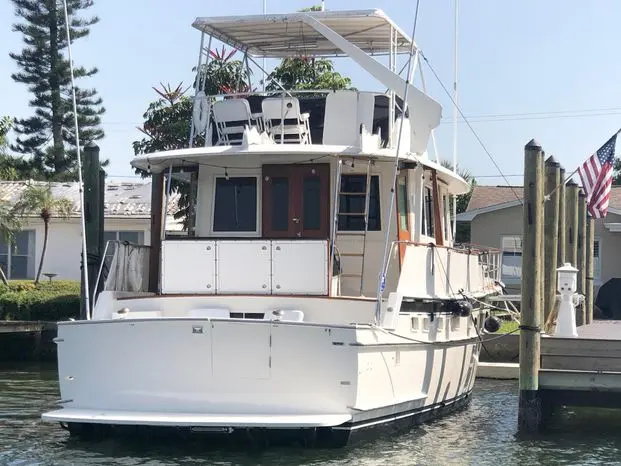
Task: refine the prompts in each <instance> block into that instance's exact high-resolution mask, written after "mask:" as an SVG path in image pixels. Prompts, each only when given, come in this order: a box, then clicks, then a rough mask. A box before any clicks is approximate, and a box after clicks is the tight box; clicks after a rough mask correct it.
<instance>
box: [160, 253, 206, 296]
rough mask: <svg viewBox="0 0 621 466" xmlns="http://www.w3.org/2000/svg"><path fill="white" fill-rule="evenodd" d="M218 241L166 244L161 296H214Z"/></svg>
mask: <svg viewBox="0 0 621 466" xmlns="http://www.w3.org/2000/svg"><path fill="white" fill-rule="evenodd" d="M215 284H216V243H215V241H164V242H163V243H162V293H190V294H194V293H196V294H214V293H215Z"/></svg>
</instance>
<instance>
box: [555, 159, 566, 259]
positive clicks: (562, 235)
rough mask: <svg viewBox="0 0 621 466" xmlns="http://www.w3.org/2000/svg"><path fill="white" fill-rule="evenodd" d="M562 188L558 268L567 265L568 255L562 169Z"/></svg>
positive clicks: (559, 196) (559, 216)
mask: <svg viewBox="0 0 621 466" xmlns="http://www.w3.org/2000/svg"><path fill="white" fill-rule="evenodd" d="M559 177H560V187H559V188H558V254H557V258H556V265H557V267H561V266H562V265H563V264H564V263H565V258H566V253H565V246H566V244H567V228H566V226H565V220H566V215H565V213H566V209H565V206H566V205H567V202H566V200H567V198H566V196H567V195H566V192H565V191H566V190H565V183H564V181H565V169H564V168H563V167H561V168H560V173H559Z"/></svg>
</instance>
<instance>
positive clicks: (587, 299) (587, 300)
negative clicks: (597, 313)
mask: <svg viewBox="0 0 621 466" xmlns="http://www.w3.org/2000/svg"><path fill="white" fill-rule="evenodd" d="M586 218H587V220H586V238H585V243H586V248H585V249H586V263H585V269H584V276H585V282H586V289H585V292H584V307H585V309H586V312H585V315H586V323H587V324H591V323H593V253H594V246H595V221H594V220H593V217H591V216H590V215H588V214H587V217H586Z"/></svg>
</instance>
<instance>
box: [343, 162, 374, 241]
mask: <svg viewBox="0 0 621 466" xmlns="http://www.w3.org/2000/svg"><path fill="white" fill-rule="evenodd" d="M350 176H351V177H354V176H355V177H363V178H366V176H367V174H366V173H362V172H361V173H343V174H342V175H341V183H342V181H343V179H344V178H345V177H350ZM373 179H377V212H378V214H377V216H378V221H377V226H378V228H367V231H368V232H381V231H382V230H383V228H382V195H381V192H382V178H381V175H380V174H378V173H371V187H372V186H373ZM338 192H339V194H338V196H339V200H338V212H339V213H343V212H344V211H343V210H342V209H341V196H342V195H341V194H340V193H341V186H339V190H338ZM356 197H362V198H363V199H364V197H363V196H356ZM371 202H372V200H371V198H369V213H370V212H371ZM346 213H349V212H346ZM352 213H354V212H352ZM345 217H348V218H351V217H355V216H353V215H347V216H345ZM359 217H362V218H363V219H364V214H363V213H360V215H359ZM355 218H358V217H355ZM336 228H337V230H336V231H337V232H339V233H343V234H345V235H346V234H347V233H360V232H364V229H360V230H358V229H351V228H347V229H343V228H341V222H340V216H339V218H338V219H337V222H336Z"/></svg>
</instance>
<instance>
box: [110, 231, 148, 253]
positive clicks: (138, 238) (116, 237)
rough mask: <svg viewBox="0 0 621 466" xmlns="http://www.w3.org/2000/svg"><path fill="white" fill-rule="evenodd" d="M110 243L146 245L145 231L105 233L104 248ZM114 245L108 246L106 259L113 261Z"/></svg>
mask: <svg viewBox="0 0 621 466" xmlns="http://www.w3.org/2000/svg"><path fill="white" fill-rule="evenodd" d="M108 241H127V242H128V243H132V244H144V231H104V248H105V247H106V244H108ZM112 256H114V243H110V244H108V249H107V250H106V257H105V258H106V259H107V260H112Z"/></svg>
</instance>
